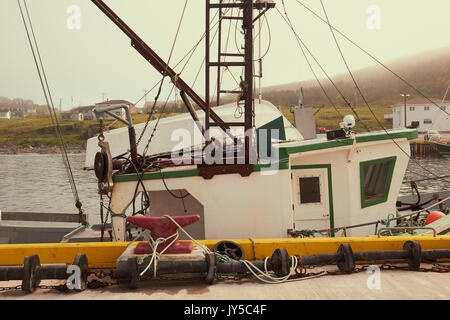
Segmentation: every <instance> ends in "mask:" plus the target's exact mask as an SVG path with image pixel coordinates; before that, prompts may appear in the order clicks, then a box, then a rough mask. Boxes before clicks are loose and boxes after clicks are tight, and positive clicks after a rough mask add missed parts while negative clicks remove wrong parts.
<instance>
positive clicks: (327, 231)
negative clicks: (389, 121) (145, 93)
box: [0, 0, 450, 292]
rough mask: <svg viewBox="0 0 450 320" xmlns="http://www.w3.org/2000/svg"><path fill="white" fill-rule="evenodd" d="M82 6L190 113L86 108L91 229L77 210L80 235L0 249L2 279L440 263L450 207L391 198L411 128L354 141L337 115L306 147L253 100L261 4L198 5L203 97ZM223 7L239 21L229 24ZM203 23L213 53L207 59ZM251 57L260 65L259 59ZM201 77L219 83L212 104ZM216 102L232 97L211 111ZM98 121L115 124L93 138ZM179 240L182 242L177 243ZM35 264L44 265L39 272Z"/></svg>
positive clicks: (275, 279) (298, 134) (139, 43)
mask: <svg viewBox="0 0 450 320" xmlns="http://www.w3.org/2000/svg"><path fill="white" fill-rule="evenodd" d="M92 2H93V4H94V5H96V6H97V7H98V8H99V9H100V10H101V11H102V12H103V13H104V14H105V15H106V16H107V17H108V18H109V19H110V20H111V21H112V22H113V23H114V24H115V25H116V26H117V27H119V29H120V30H122V31H123V32H124V34H125V35H126V36H127V37H129V38H130V40H131V45H132V47H133V48H134V49H136V50H137V51H138V52H139V53H140V54H141V55H142V56H143V57H144V58H145V59H146V61H148V62H149V63H150V64H151V65H152V66H153V67H154V68H155V69H156V70H157V71H158V72H159V73H160V74H161V75H162V80H161V81H160V83H161V85H162V83H163V81H164V79H165V78H169V79H170V80H171V81H172V83H173V86H174V88H176V90H177V91H178V92H179V94H180V97H181V100H182V101H183V103H184V105H185V107H186V110H187V111H188V112H187V113H186V114H181V115H177V116H174V117H170V118H164V119H162V118H158V119H155V120H152V117H153V116H154V109H155V106H156V100H155V104H154V105H153V109H152V110H151V111H150V112H149V115H148V120H147V122H146V123H143V124H138V125H135V124H133V123H132V117H131V113H130V106H129V105H127V104H126V103H116V102H114V101H112V102H108V101H106V102H103V103H99V104H97V105H95V107H94V108H93V110H92V111H93V113H94V114H95V116H96V118H97V119H98V120H99V121H100V132H99V134H98V135H97V136H96V137H93V138H91V139H89V140H88V142H87V150H86V161H85V167H86V169H93V171H94V173H95V176H96V177H97V179H98V191H99V195H100V210H101V212H100V214H101V219H102V223H101V226H100V229H95V228H89V227H88V225H87V217H86V216H85V215H83V214H82V211H81V204H80V203H79V202H78V201H77V208H78V209H80V222H81V223H82V225H80V227H78V228H77V229H75V230H73V231H72V232H70V233H69V234H67V235H66V236H65V237H64V239H63V243H59V244H40V245H35V246H32V245H29V246H22V247H21V250H20V254H19V255H17V253H14V252H17V247H14V246H9V247H8V245H5V246H1V245H0V250H2V255H0V264H3V265H18V264H19V263H21V262H18V261H19V260H20V259H23V261H24V262H23V266H19V267H17V266H15V267H11V266H7V267H5V269H2V267H0V280H2V279H3V280H5V279H6V280H17V279H16V278H15V277H19V276H20V277H22V278H23V279H22V278H20V279H22V281H23V284H22V288H23V289H24V290H26V291H27V292H34V290H36V288H37V286H38V284H39V281H40V279H55V278H48V277H51V276H53V277H56V279H59V278H58V277H60V276H61V274H64V271H65V269H64V267H65V266H60V265H59V266H52V265H48V264H55V263H72V262H71V261H69V260H73V257H75V259H74V260H73V263H72V264H73V265H75V266H78V268H80V269H81V270H82V271H83V272H82V274H81V275H79V280H80V281H81V283H82V285H80V287H79V288H85V287H86V284H87V280H86V279H87V272H88V271H87V270H88V269H89V268H100V269H101V268H103V269H107V268H109V269H111V268H114V267H115V270H114V276H115V277H116V279H118V282H119V283H127V284H128V285H129V286H130V287H134V288H135V287H136V286H137V282H138V281H139V280H142V279H145V278H152V279H154V278H157V277H158V276H160V275H167V274H171V275H173V274H201V275H203V276H204V277H205V280H206V282H207V283H209V284H211V283H213V281H214V280H215V278H216V277H217V275H218V274H234V275H242V274H244V275H246V274H253V275H255V276H256V277H257V278H258V279H261V278H262V277H266V278H267V279H268V280H267V279H266V280H264V281H268V282H271V283H279V282H284V281H286V280H287V279H289V277H292V276H294V274H296V275H297V276H298V277H303V274H302V272H300V273H296V272H297V270H299V269H298V268H300V269H301V270H303V268H305V266H318V265H323V264H336V265H337V266H338V268H339V270H340V271H341V272H343V273H352V272H353V271H354V270H355V263H356V262H357V261H359V262H364V261H366V262H367V261H380V260H381V261H384V260H388V259H391V258H392V259H399V260H401V261H403V262H407V263H408V265H409V267H410V268H412V269H415V270H417V269H418V268H419V266H420V264H421V262H422V260H423V259H425V260H426V261H436V260H439V261H441V260H442V259H444V261H446V260H445V259H447V260H448V259H449V258H450V250H449V245H450V239H449V238H448V236H446V234H447V233H448V232H449V230H450V229H449V228H448V224H449V223H450V221H448V217H449V216H448V215H446V213H447V214H448V212H447V211H446V210H447V208H446V206H445V201H446V200H448V198H445V199H442V198H439V197H435V198H432V199H431V200H427V201H424V202H421V201H420V198H419V201H418V202H416V203H401V202H400V203H399V202H398V201H397V199H398V195H399V191H400V187H401V184H402V182H403V177H404V174H405V171H406V168H407V165H408V161H409V160H410V148H409V140H412V139H416V138H417V136H418V134H417V130H416V129H397V130H387V129H385V128H382V129H383V130H380V131H372V132H366V133H356V132H354V127H355V124H356V122H357V121H362V120H361V119H360V118H359V116H358V114H357V112H356V110H355V109H353V108H352V110H353V111H354V115H346V116H345V117H344V118H343V120H342V122H341V123H339V126H340V129H338V130H333V131H328V132H327V133H326V136H323V137H318V138H317V137H316V138H314V137H310V136H309V135H307V134H306V133H305V132H307V130H306V129H305V128H304V127H301V128H300V127H299V128H297V127H295V126H294V125H292V124H291V123H290V122H289V121H288V120H287V118H286V117H285V116H284V115H283V114H282V112H280V110H279V109H278V108H277V107H276V106H274V105H273V104H272V103H270V102H269V101H264V100H262V99H260V97H259V98H258V99H256V98H255V86H254V78H255V70H254V62H255V54H254V38H255V34H254V31H255V30H254V29H255V27H254V26H255V24H256V23H257V21H258V20H259V19H262V18H263V17H264V16H265V14H266V12H268V11H269V10H270V9H272V8H274V7H275V3H274V2H273V1H260V0H257V1H254V0H242V1H229V2H226V1H221V0H220V1H210V0H208V1H206V21H207V23H206V30H205V34H204V39H205V41H206V44H207V45H206V46H205V50H206V52H205V78H206V82H205V94H204V98H202V97H201V96H200V95H199V94H198V93H196V92H195V91H194V90H193V89H192V88H191V87H190V86H189V85H187V83H186V82H185V81H184V80H183V78H182V77H181V75H180V74H179V73H177V72H176V71H175V70H174V69H172V68H171V67H170V66H169V64H168V63H166V62H164V60H162V59H161V58H160V57H159V56H158V55H157V54H156V52H154V51H153V50H152V49H151V48H150V47H149V46H148V45H147V44H146V43H145V42H144V41H143V40H142V39H141V38H140V37H139V36H138V35H137V34H136V33H135V32H134V31H133V30H132V29H131V28H130V27H129V26H128V25H127V24H126V23H125V22H124V21H123V20H122V19H121V18H120V17H119V16H117V14H115V13H114V12H113V10H112V9H111V8H109V7H108V6H107V5H106V4H105V3H104V2H103V1H102V0H92ZM233 8H234V9H237V12H238V14H237V15H234V16H231V15H229V14H230V11H229V10H230V9H233ZM214 13H216V14H217V17H219V18H218V22H217V23H218V32H219V35H218V39H219V40H218V41H219V43H218V45H217V48H218V49H217V52H214V53H213V52H212V50H211V49H210V47H209V44H210V43H212V42H213V41H214V37H211V35H210V33H211V17H213V15H214ZM226 20H230V21H231V20H237V21H239V22H242V30H241V31H242V32H241V34H242V35H243V38H244V39H243V43H244V45H243V47H242V50H243V51H242V52H239V53H236V52H228V51H224V48H223V47H222V46H221V43H220V39H221V32H222V25H221V23H223V21H226ZM227 58H228V59H229V58H233V59H234V60H233V61H229V60H228V61H227ZM256 61H257V62H258V63H260V64H262V58H260V59H256ZM232 67H236V68H239V70H242V77H241V82H240V84H239V88H237V89H233V90H227V89H224V88H222V86H221V82H220V72H221V71H222V70H223V68H232ZM212 70H215V71H216V72H217V75H218V76H217V79H218V81H217V83H216V86H217V91H216V92H217V95H216V96H215V97H214V96H213V95H212V94H211V93H212V92H211V90H210V80H211V78H212V77H211V73H212ZM221 94H232V95H234V97H235V99H234V101H233V102H231V103H221V101H222V100H221ZM213 99H215V100H216V105H217V106H216V107H213V104H212V102H211V101H212V100H213ZM117 111H123V113H124V114H125V117H124V118H122V117H121V116H118V115H117ZM297 112H298V114H297V115H298V116H299V117H298V118H301V117H300V116H304V117H307V116H308V114H310V110H305V109H304V108H302V107H300V108H298V110H297ZM297 115H296V116H297ZM107 117H113V118H115V119H116V120H117V121H121V122H122V123H124V124H125V125H126V127H124V128H120V129H115V130H110V131H108V132H107V131H105V130H103V127H104V126H103V122H104V120H105V119H106V118H107ZM296 119H297V117H296ZM299 122H301V121H299ZM312 127H313V129H314V132H315V126H312ZM150 128H151V129H150ZM433 201H434V202H433ZM432 202H433V203H432ZM426 205H429V207H425V206H426ZM436 205H440V207H439V208H440V210H442V211H446V212H445V213H444V212H440V213H441V214H442V215H444V216H442V215H439V214H436V215H435V216H433V217H434V218H433V219H432V221H431V220H430V221H427V222H429V224H428V225H427V226H425V227H424V226H423V225H418V226H413V225H408V226H407V227H405V226H404V225H401V227H400V228H396V224H397V225H400V224H401V223H404V222H405V220H404V218H405V219H406V218H407V217H402V216H399V215H398V209H399V208H400V209H407V210H410V211H412V213H410V214H409V217H419V214H421V213H422V212H424V211H426V210H428V209H431V208H433V207H435V206H436ZM105 210H106V213H105V212H104V211H105ZM389 214H391V215H392V217H391V218H390V219H388V222H387V223H384V226H385V227H386V228H384V229H387V230H385V231H389V232H390V233H391V234H390V235H393V236H394V237H389V238H390V239H389V240H386V238H387V237H382V235H383V234H382V233H381V231H383V230H381V229H383V228H381V227H382V226H383V225H382V224H383V223H382V222H383V220H384V219H385V218H386V217H387V216H388V215H389ZM430 214H431V213H430ZM413 215H414V216H413ZM108 218H109V219H110V220H111V224H110V225H108V224H107V222H108ZM427 219H428V215H427ZM413 220H414V219H409V220H408V221H407V222H408V223H409V222H410V221H413ZM415 220H416V221H417V220H418V219H415ZM390 223H392V225H391V224H390ZM380 224H381V225H380ZM437 224H439V225H438V227H439V231H436V229H435V227H436V225H437ZM392 227H393V228H392ZM423 228H425V230H426V232H428V231H433V232H434V233H435V234H434V236H430V237H429V236H426V235H425V236H423V235H411V234H410V233H406V234H404V235H400V236H395V235H398V234H399V233H398V232H399V231H400V230H403V231H405V230H408V231H409V230H411V229H412V230H417V229H423ZM394 229H395V230H394ZM430 229H431V230H430ZM178 230H182V231H183V232H184V235H179V234H178ZM109 231H110V236H109V237H108V236H107V234H108V233H109ZM146 231H150V232H149V233H150V234H145V232H146ZM392 231H395V232H396V233H392ZM338 233H339V234H338ZM372 235H378V237H376V236H375V237H371V236H372ZM99 237H100V241H101V242H99ZM183 237H185V238H184V239H189V240H191V241H185V242H183V241H178V239H183ZM108 240H110V241H108ZM137 240H139V243H136V241H137ZM86 242H90V243H86ZM422 247H423V250H422ZM274 249H275V250H274ZM14 250H16V251H14ZM288 251H289V252H288ZM269 256H271V258H269ZM244 257H245V259H244ZM40 259H42V261H44V263H45V264H46V265H42V266H40V263H42V261H41V260H40ZM230 259H231V260H230ZM88 260H89V263H88ZM250 260H251V262H250ZM255 268H256V269H255ZM442 268H444V267H441V269H442ZM441 269H440V270H441ZM255 270H257V272H255ZM445 270H447V269H445ZM447 271H448V270H447ZM269 272H272V273H273V274H274V275H275V276H273V274H272V276H271V275H270V274H269ZM258 274H259V275H258ZM325 274H327V273H326V272H325V273H321V274H320V275H319V276H321V275H325ZM36 275H38V276H36ZM36 279H37V280H36ZM83 286H84V287H83Z"/></svg>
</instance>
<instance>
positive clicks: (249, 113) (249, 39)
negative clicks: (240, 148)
mask: <svg viewBox="0 0 450 320" xmlns="http://www.w3.org/2000/svg"><path fill="white" fill-rule="evenodd" d="M91 1H92V2H93V3H94V4H95V5H96V6H97V7H98V8H99V9H100V10H101V11H102V12H103V13H104V14H105V15H106V16H107V17H108V18H110V20H111V21H112V22H113V23H114V24H116V25H117V26H118V27H119V28H120V29H121V30H122V31H123V32H124V33H125V34H126V35H127V36H128V37H129V38H130V40H131V45H132V47H133V48H134V49H136V50H137V51H138V52H139V53H140V54H141V55H142V56H143V57H144V58H145V59H146V60H147V61H148V62H149V63H150V64H151V65H152V66H153V67H154V68H155V69H156V70H158V71H159V72H160V73H161V74H162V75H163V76H168V77H170V78H171V79H172V82H173V83H174V84H175V86H176V87H177V89H179V90H180V95H181V98H182V100H183V102H184V103H185V105H186V108H187V109H188V111H189V113H190V114H191V116H192V118H193V120H194V121H196V120H198V116H197V114H196V111H195V110H194V108H193V107H192V106H191V105H190V103H189V100H188V99H187V97H189V98H190V99H192V101H193V102H194V103H196V104H197V105H198V106H199V107H200V108H201V109H202V110H203V111H204V112H205V125H204V128H202V132H204V131H206V132H205V139H206V143H207V144H209V143H211V142H212V141H213V140H214V139H213V137H210V136H209V134H208V129H209V128H211V127H220V128H221V129H222V130H223V131H225V132H227V134H228V135H229V136H230V137H231V138H232V139H233V141H234V144H235V145H236V148H237V143H238V140H237V138H236V137H234V136H233V135H231V133H230V132H229V129H230V127H241V128H242V129H243V131H244V132H245V133H247V134H246V135H245V139H244V140H245V142H244V143H245V145H244V148H245V163H244V165H247V166H249V165H250V161H251V159H250V152H251V148H250V147H251V144H252V143H253V131H252V130H253V127H254V99H253V78H254V70H253V55H254V52H253V46H254V44H253V29H254V23H255V22H256V21H257V20H258V19H259V18H260V17H261V16H262V15H263V14H264V13H265V12H266V11H267V10H268V9H270V8H273V7H275V3H273V2H272V0H268V1H263V0H256V1H255V0H239V1H236V2H234V3H224V2H223V0H206V21H205V22H206V34H205V40H206V45H205V47H206V52H205V59H206V65H205V66H206V67H205V70H206V72H205V83H206V86H205V101H203V99H202V98H201V97H200V96H199V95H198V94H197V93H196V92H195V91H194V90H193V89H192V88H191V87H189V86H188V85H187V84H186V83H185V82H184V81H183V79H182V78H181V77H180V76H179V75H178V74H177V73H176V72H175V71H174V70H173V69H172V68H171V67H170V66H168V65H167V63H165V62H164V60H162V59H161V58H160V57H159V56H158V55H157V54H156V53H155V52H154V51H153V50H152V49H151V48H150V47H149V46H148V45H147V44H146V43H145V42H144V41H143V40H142V39H141V38H140V37H139V36H138V35H137V34H136V33H135V32H134V31H133V30H132V29H131V28H130V27H129V26H128V25H127V24H126V23H125V22H124V21H123V20H122V19H120V17H119V16H118V15H117V14H116V13H115V12H114V11H113V10H111V8H109V7H108V6H107V5H106V4H105V3H104V2H103V1H102V0H91ZM230 8H237V9H238V10H239V12H240V13H241V14H242V15H241V16H239V17H229V16H225V15H224V10H223V9H230ZM254 9H257V10H260V12H259V14H258V15H257V16H256V18H254V17H253V10H254ZM211 10H219V17H220V18H219V19H220V20H219V37H218V39H219V40H218V41H219V45H218V53H217V60H216V61H211V54H210V53H211V52H210V48H209V44H210V28H211V25H210V24H211V21H210V17H211ZM228 19H237V20H239V21H242V30H243V34H244V43H245V45H244V53H229V52H222V51H221V50H222V46H221V41H222V34H221V33H222V21H223V20H228ZM224 57H235V58H236V57H238V58H242V59H243V61H237V62H236V61H233V62H225V61H223V60H222V58H224ZM221 67H244V79H242V81H241V83H240V90H239V91H230V90H223V89H222V88H221V85H220V68H221ZM210 68H217V73H218V76H217V81H218V83H217V88H218V89H217V104H218V105H219V104H220V94H222V93H226V94H229V93H234V94H239V97H240V98H239V101H240V102H241V101H243V103H244V120H243V121H241V122H224V121H223V120H222V119H221V118H220V117H219V116H218V115H217V114H216V113H215V112H214V110H212V108H211V99H210ZM238 103H239V102H238ZM203 130H204V131H203ZM227 130H228V131H227ZM233 163H234V164H236V165H238V159H237V153H236V152H235V158H234V162H233ZM247 169H248V168H247ZM243 170H246V169H243ZM247 171H249V170H247Z"/></svg>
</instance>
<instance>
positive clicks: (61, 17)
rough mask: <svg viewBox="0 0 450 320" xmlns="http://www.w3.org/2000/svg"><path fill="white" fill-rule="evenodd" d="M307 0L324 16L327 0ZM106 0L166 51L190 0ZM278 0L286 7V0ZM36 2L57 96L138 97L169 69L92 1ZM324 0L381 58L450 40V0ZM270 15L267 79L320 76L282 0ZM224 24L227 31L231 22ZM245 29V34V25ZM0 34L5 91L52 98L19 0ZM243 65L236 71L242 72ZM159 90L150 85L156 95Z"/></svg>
mask: <svg viewBox="0 0 450 320" xmlns="http://www.w3.org/2000/svg"><path fill="white" fill-rule="evenodd" d="M300 1H301V2H303V3H304V4H306V5H307V6H309V7H310V8H312V9H313V10H315V11H316V12H317V13H319V14H320V15H322V16H323V11H322V9H321V6H320V1H319V0H300ZM105 2H106V3H107V4H108V5H109V6H110V7H111V8H112V9H113V10H115V11H116V13H117V14H118V15H119V16H120V17H122V19H123V20H125V22H127V23H128V24H129V25H130V26H131V27H132V28H133V29H134V30H135V31H136V33H137V34H138V35H140V36H141V37H142V38H143V39H144V40H145V41H146V42H147V43H148V44H149V46H150V47H151V48H152V49H153V50H155V51H156V52H157V53H158V54H159V55H160V56H161V57H162V58H163V59H164V60H167V58H168V56H169V52H170V48H171V46H172V42H173V39H174V35H175V32H176V29H177V26H178V22H179V20H180V16H181V13H182V10H183V7H184V4H185V0H170V1H169V0H105ZM275 2H276V3H277V5H278V8H279V9H280V10H281V12H283V8H282V5H281V0H275ZM285 3H286V6H287V12H288V14H289V15H290V18H291V20H292V22H293V24H294V26H295V28H296V31H297V32H298V33H299V35H300V36H301V37H302V40H303V41H304V42H305V43H306V44H307V45H308V47H309V49H310V50H311V51H312V52H313V53H314V54H315V56H316V58H317V59H318V60H319V61H320V62H321V63H322V64H323V66H324V68H325V69H326V70H327V72H329V74H330V75H335V74H339V73H343V72H345V66H344V65H343V63H342V60H341V58H340V57H339V55H338V51H337V49H336V46H335V44H334V42H333V39H332V37H331V34H330V30H329V29H328V27H327V26H326V25H325V24H323V23H322V22H320V21H319V20H317V18H315V17H314V16H313V15H312V14H311V13H309V12H308V11H306V10H305V9H304V8H303V7H301V6H300V5H299V4H298V3H297V1H296V0H285ZM27 4H28V7H29V10H30V14H31V18H32V21H33V25H34V28H35V32H36V36H37V38H38V44H39V47H40V50H41V54H42V58H43V61H44V64H45V68H46V72H47V76H48V79H49V82H50V86H51V90H52V95H53V98H54V100H55V101H59V99H62V101H63V109H70V107H71V104H72V103H71V97H73V99H74V102H73V106H78V105H90V104H94V103H96V102H99V101H101V100H102V97H103V94H104V95H105V98H109V99H125V100H129V101H131V102H136V101H137V100H138V99H139V98H140V97H141V96H142V95H143V94H144V89H149V88H151V87H152V86H153V85H154V84H155V83H156V82H157V81H158V80H159V79H160V75H159V73H158V72H157V71H155V70H154V69H153V68H152V67H151V66H150V65H149V64H148V63H147V62H146V61H145V60H144V59H143V58H142V57H141V56H140V55H139V54H138V53H137V52H136V51H135V50H134V49H133V48H132V47H131V46H130V41H129V39H128V38H127V37H126V36H125V35H124V34H123V33H122V32H121V31H120V30H119V29H118V28H117V27H116V26H115V25H114V24H113V23H112V22H111V21H110V20H109V19H108V18H107V17H106V16H105V15H104V14H103V13H101V12H100V10H99V9H98V8H97V7H95V6H94V5H93V4H92V3H91V1H89V0H28V1H27ZM324 4H325V6H326V8H327V12H328V16H329V18H330V20H331V23H332V24H333V25H335V26H336V27H337V28H338V29H339V30H341V31H343V32H344V33H346V34H347V35H348V36H349V37H350V38H351V39H353V40H354V41H355V42H357V43H358V44H359V45H361V46H362V47H363V48H365V49H367V50H368V51H369V52H371V53H372V54H374V55H375V56H376V57H377V58H379V59H380V60H382V61H390V60H393V59H396V58H400V57H403V56H407V55H411V54H415V53H420V52H424V51H430V50H433V49H437V48H442V47H447V46H450V37H449V35H448V33H449V30H450V19H449V16H448V14H449V12H450V1H448V0H427V1H424V0H370V1H368V0H324ZM71 5H76V6H78V7H79V9H80V13H81V14H80V29H77V28H75V29H74V27H76V26H77V25H76V23H75V24H74V21H76V20H73V19H72V18H74V13H75V12H74V11H72V12H71V13H68V8H69V7H70V6H71ZM204 13H205V1H203V0H189V1H188V4H187V8H186V13H185V16H184V20H183V23H182V30H181V32H180V34H179V36H178V41H177V42H176V47H175V54H174V56H173V58H172V60H171V63H170V64H171V66H173V65H174V64H175V63H176V62H178V61H179V60H180V58H181V57H182V56H184V54H185V53H186V52H187V51H188V50H189V49H190V48H191V47H192V46H193V45H194V44H195V43H196V42H197V41H198V40H199V39H200V37H201V36H202V34H203V32H204V28H205V22H204V21H205V19H204ZM267 19H268V23H269V26H270V31H271V35H272V41H271V46H270V51H269V53H268V54H267V55H266V57H265V58H264V66H263V71H264V78H263V86H270V85H276V84H282V83H289V82H293V81H299V80H307V79H311V78H312V74H311V72H310V70H309V69H308V67H307V65H306V63H305V60H304V58H303V56H302V55H301V52H300V51H299V47H298V45H297V43H296V41H295V38H294V36H293V34H292V32H291V30H290V29H289V28H288V27H287V25H286V23H285V22H284V21H283V19H282V18H281V16H280V14H279V13H278V12H277V11H276V10H275V9H273V10H271V11H270V12H268V13H267ZM68 20H69V22H71V24H70V26H71V28H72V29H71V28H70V27H69V26H68ZM223 29H224V35H223V38H226V35H227V33H228V22H227V23H225V24H224V27H223ZM231 30H232V32H231V35H230V40H229V50H228V51H229V52H236V46H235V41H234V38H235V36H234V35H235V32H234V26H233V27H232V28H231ZM263 34H264V37H263V39H262V47H263V51H264V50H265V48H266V47H267V44H268V36H267V34H268V33H267V26H266V25H265V24H264V25H263ZM237 37H238V42H239V43H240V40H239V39H240V38H239V30H238V34H237ZM224 41H225V40H224ZM339 41H340V43H341V44H342V49H343V51H344V54H345V55H346V57H347V59H348V62H349V64H350V67H351V68H352V69H360V68H362V67H366V66H369V65H373V64H374V62H373V61H372V60H371V59H370V58H369V57H367V56H365V55H364V54H363V53H361V52H360V51H358V50H357V49H355V48H354V47H351V46H350V45H348V43H347V42H345V40H343V39H342V38H341V37H339ZM0 43H1V50H0V96H5V97H8V98H16V97H21V98H26V99H32V100H34V101H35V102H36V103H39V104H44V103H45V100H44V97H43V93H42V90H41V87H40V83H39V79H38V76H37V72H36V69H35V66H34V62H33V58H32V55H31V51H30V48H29V45H28V43H27V38H26V33H25V29H24V26H23V22H22V19H21V17H20V11H19V8H18V5H17V0H1V1H0ZM203 58H204V44H203V43H202V45H201V46H199V47H198V49H197V52H196V54H195V55H194V56H193V57H192V59H191V61H190V63H189V64H188V66H187V67H186V69H185V70H184V71H183V73H182V75H181V77H182V78H183V79H184V80H185V81H186V82H187V83H188V84H192V82H193V80H194V78H195V75H196V74H197V71H198V69H199V67H200V64H201V62H202V60H203ZM177 71H179V68H178V69H177ZM239 74H240V73H239V72H236V73H235V77H237V78H238V77H239ZM319 74H320V72H319ZM320 76H321V77H322V76H323V75H320ZM226 77H227V79H225V81H224V83H225V84H226V85H227V86H229V87H228V89H233V88H231V87H233V85H234V83H235V82H234V80H233V79H232V78H231V77H230V76H229V75H228V74H227V75H226ZM203 80H204V72H201V73H200V77H199V80H198V81H197V83H196V85H195V90H196V91H197V92H198V93H199V94H200V95H203V94H204V82H203ZM169 86H170V83H168V81H167V84H166V86H165V88H164V91H163V96H162V99H165V96H164V94H166V96H167V94H168V92H169V90H168V89H169V88H170V87H169ZM212 87H214V84H212ZM212 91H213V89H212ZM154 95H155V93H151V94H150V95H149V97H148V100H152V99H153V98H154ZM141 105H142V103H141V104H140V106H141Z"/></svg>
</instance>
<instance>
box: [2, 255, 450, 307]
mask: <svg viewBox="0 0 450 320" xmlns="http://www.w3.org/2000/svg"><path fill="white" fill-rule="evenodd" d="M447 265H449V266H450V264H447ZM422 267H425V268H430V267H431V265H427V264H422ZM329 268H330V270H335V269H336V267H333V266H331V267H329ZM314 271H316V270H314ZM379 275H380V278H379V279H380V282H379V284H380V286H379V287H380V289H376V288H373V289H369V288H368V285H367V283H368V282H369V283H374V282H371V279H373V277H374V276H373V273H367V272H366V271H361V272H359V273H353V274H349V275H325V276H322V277H318V278H312V279H305V280H301V281H294V282H286V283H282V284H265V283H262V282H259V281H258V280H255V279H248V280H241V281H232V280H222V281H218V282H217V281H216V282H215V284H213V285H211V286H209V285H207V284H205V283H203V282H201V281H179V280H178V281H172V282H170V283H169V282H163V281H148V282H143V283H140V285H139V289H137V290H131V289H128V288H127V287H126V286H118V285H113V286H110V287H106V288H100V289H88V290H86V291H83V292H79V293H75V292H68V293H62V292H59V291H56V290H55V289H38V290H37V291H36V292H35V293H33V294H25V293H23V292H22V291H21V290H10V291H3V292H0V300H4V299H8V300H9V299H11V300H22V299H26V300H41V299H46V300H306V299H307V300H381V299H383V300H416V299H427V300H448V299H449V298H450V277H449V276H448V273H438V272H418V271H407V270H384V269H383V270H381V271H380V274H379ZM371 277H372V278H371ZM60 283H63V282H57V281H53V282H51V283H50V282H49V281H45V282H43V283H42V284H47V285H48V284H60ZM18 284H20V282H17V281H16V282H13V281H11V282H0V287H3V286H13V285H18Z"/></svg>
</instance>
